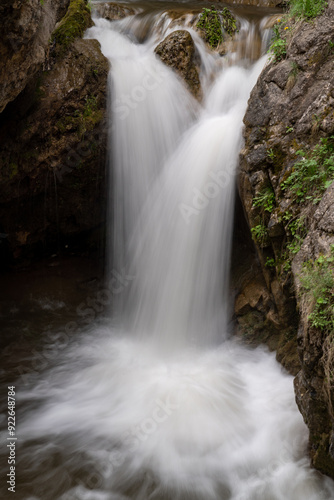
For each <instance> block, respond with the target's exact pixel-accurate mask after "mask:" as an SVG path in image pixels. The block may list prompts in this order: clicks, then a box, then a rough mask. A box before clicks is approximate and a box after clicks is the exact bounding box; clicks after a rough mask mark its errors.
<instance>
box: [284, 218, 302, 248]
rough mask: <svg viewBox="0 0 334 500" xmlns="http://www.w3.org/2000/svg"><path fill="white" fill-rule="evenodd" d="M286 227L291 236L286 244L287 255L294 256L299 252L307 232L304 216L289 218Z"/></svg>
mask: <svg viewBox="0 0 334 500" xmlns="http://www.w3.org/2000/svg"><path fill="white" fill-rule="evenodd" d="M286 229H287V232H288V233H290V234H291V236H292V240H291V241H290V243H288V244H287V246H286V248H287V249H288V251H289V256H294V255H296V254H297V253H298V252H299V250H300V248H301V246H302V244H303V241H304V238H305V236H306V234H307V229H306V226H305V221H304V217H300V218H297V219H294V220H290V221H289V222H288V224H287V226H286Z"/></svg>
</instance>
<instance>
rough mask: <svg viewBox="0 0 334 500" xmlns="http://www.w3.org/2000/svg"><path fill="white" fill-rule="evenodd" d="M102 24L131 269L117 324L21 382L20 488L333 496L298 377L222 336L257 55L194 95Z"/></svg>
mask: <svg viewBox="0 0 334 500" xmlns="http://www.w3.org/2000/svg"><path fill="white" fill-rule="evenodd" d="M96 24H97V26H96V27H95V28H92V29H91V30H90V31H89V34H88V36H91V37H97V38H98V39H99V41H100V42H101V45H102V49H103V51H104V53H105V54H106V55H107V56H108V57H109V58H110V60H111V64H112V88H113V91H112V98H111V101H112V108H113V116H114V122H113V126H112V130H111V136H112V139H111V141H112V142H111V152H112V155H113V169H114V172H115V174H114V175H115V177H114V182H115V191H116V192H115V204H116V224H115V233H114V239H115V238H116V241H115V250H114V266H116V269H118V270H119V271H120V267H117V266H121V267H122V268H123V266H124V268H125V272H126V274H127V275H129V276H130V277H129V278H128V281H126V284H125V285H124V292H125V293H124V301H123V303H122V304H119V305H118V307H120V309H119V318H118V320H117V326H115V327H112V326H110V324H107V325H98V324H96V325H94V326H93V327H91V328H90V329H87V331H84V332H83V333H82V336H81V339H79V344H78V345H75V346H69V347H68V348H67V350H66V353H65V356H64V359H63V362H62V363H61V364H60V365H58V366H55V367H53V368H52V370H50V372H49V373H45V374H44V377H43V382H40V383H38V384H36V385H35V386H34V387H33V388H32V389H31V390H30V391H26V392H24V393H21V394H20V400H21V401H22V402H23V403H25V404H26V407H29V405H30V404H32V405H34V408H33V409H32V410H31V412H30V414H29V415H27V416H26V418H25V419H24V420H23V419H22V420H23V421H22V422H21V425H20V436H21V437H20V439H21V441H22V442H25V444H26V448H23V449H22V452H21V461H22V465H21V469H22V470H23V468H24V467H25V471H26V477H27V479H26V483H27V484H29V481H34V482H35V483H36V490H35V491H34V496H33V497H30V500H32V499H34V500H36V499H38V500H39V499H40V500H48V499H56V498H57V499H59V500H73V499H77V500H125V499H136V500H167V499H168V500H169V499H170V500H172V499H173V500H184V499H189V500H190V499H191V500H305V499H307V500H330V499H333V498H334V494H333V483H332V482H331V481H330V480H329V479H324V478H322V477H320V475H318V474H317V473H316V472H315V471H312V470H310V468H309V465H308V463H309V460H308V458H307V453H306V446H307V430H306V428H305V425H304V423H303V421H302V417H301V416H300V414H299V413H298V410H297V408H296V405H295V401H294V395H293V388H292V378H291V377H290V376H288V375H286V374H285V373H283V371H282V369H281V367H280V366H279V365H278V364H277V363H276V361H275V360H274V357H273V355H272V354H269V353H267V352H266V351H265V350H263V349H257V350H248V349H246V348H245V347H243V346H241V345H238V344H237V343H236V342H235V341H234V340H233V339H232V340H228V318H229V314H228V310H229V306H228V294H227V282H228V269H229V257H230V247H231V229H232V222H233V221H232V216H233V199H234V179H235V168H236V165H237V161H238V151H239V149H240V146H241V132H242V117H243V115H244V112H245V109H246V105H247V99H248V96H249V93H250V91H251V89H252V87H253V85H254V83H255V81H256V78H257V76H258V74H259V72H260V70H261V67H262V66H263V64H264V62H265V61H264V60H261V61H259V62H258V63H256V64H255V65H253V66H250V65H249V64H246V65H245V66H246V67H247V69H246V68H245V67H243V64H242V63H241V62H240V63H239V64H240V65H239V66H232V67H226V68H225V69H223V70H222V72H221V74H220V76H219V77H218V78H217V79H216V82H215V84H214V85H213V87H212V89H211V91H210V92H208V93H207V96H206V98H205V102H204V105H203V107H202V109H200V108H199V106H198V105H196V104H195V102H194V100H193V99H192V98H191V97H190V96H189V95H188V93H187V91H186V90H185V89H184V88H183V86H182V84H181V83H180V82H179V81H178V80H177V78H176V77H175V75H174V74H173V73H172V72H171V71H170V70H166V69H164V68H163V66H162V65H161V64H160V63H159V62H158V61H157V60H156V59H155V58H154V56H153V54H152V47H151V45H150V43H149V42H148V43H147V44H146V45H134V44H133V43H131V42H130V41H129V39H127V37H126V36H124V35H122V34H121V33H120V31H121V27H122V23H117V24H116V26H117V29H118V31H113V29H112V28H113V25H111V24H110V23H108V22H106V21H102V20H100V21H97V22H96ZM208 57H209V56H208ZM134 89H135V90H134ZM129 96H130V100H129V99H128V97H129ZM36 406H38V408H37V409H36V408H35V407H36ZM32 454H33V456H34V462H31V460H29V457H31V456H32ZM64 491H65V493H64Z"/></svg>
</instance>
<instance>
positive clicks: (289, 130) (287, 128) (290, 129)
mask: <svg viewBox="0 0 334 500" xmlns="http://www.w3.org/2000/svg"><path fill="white" fill-rule="evenodd" d="M293 131H294V128H293V127H289V126H288V125H287V127H286V133H287V134H290V133H291V132H293Z"/></svg>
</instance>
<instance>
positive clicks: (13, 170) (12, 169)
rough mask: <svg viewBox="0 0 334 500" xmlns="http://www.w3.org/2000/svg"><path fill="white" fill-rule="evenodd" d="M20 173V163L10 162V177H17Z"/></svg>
mask: <svg viewBox="0 0 334 500" xmlns="http://www.w3.org/2000/svg"><path fill="white" fill-rule="evenodd" d="M17 173H18V165H17V163H14V162H12V163H10V164H9V179H13V177H15V175H17Z"/></svg>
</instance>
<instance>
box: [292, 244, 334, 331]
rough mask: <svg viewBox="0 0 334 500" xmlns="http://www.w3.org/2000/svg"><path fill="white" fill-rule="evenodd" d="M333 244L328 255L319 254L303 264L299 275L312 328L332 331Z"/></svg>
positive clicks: (333, 292) (333, 298) (333, 326)
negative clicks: (309, 311)
mask: <svg viewBox="0 0 334 500" xmlns="http://www.w3.org/2000/svg"><path fill="white" fill-rule="evenodd" d="M333 263H334V245H331V252H330V254H329V255H327V256H325V255H320V257H318V258H317V259H316V260H309V261H308V262H306V263H305V264H304V266H303V274H302V275H301V276H300V282H301V285H302V292H303V293H304V295H305V298H306V301H307V302H308V304H309V307H310V308H311V313H310V314H309V316H308V321H309V323H310V325H311V326H312V327H314V328H319V329H320V330H322V331H324V332H327V333H333V330H334V266H333Z"/></svg>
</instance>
